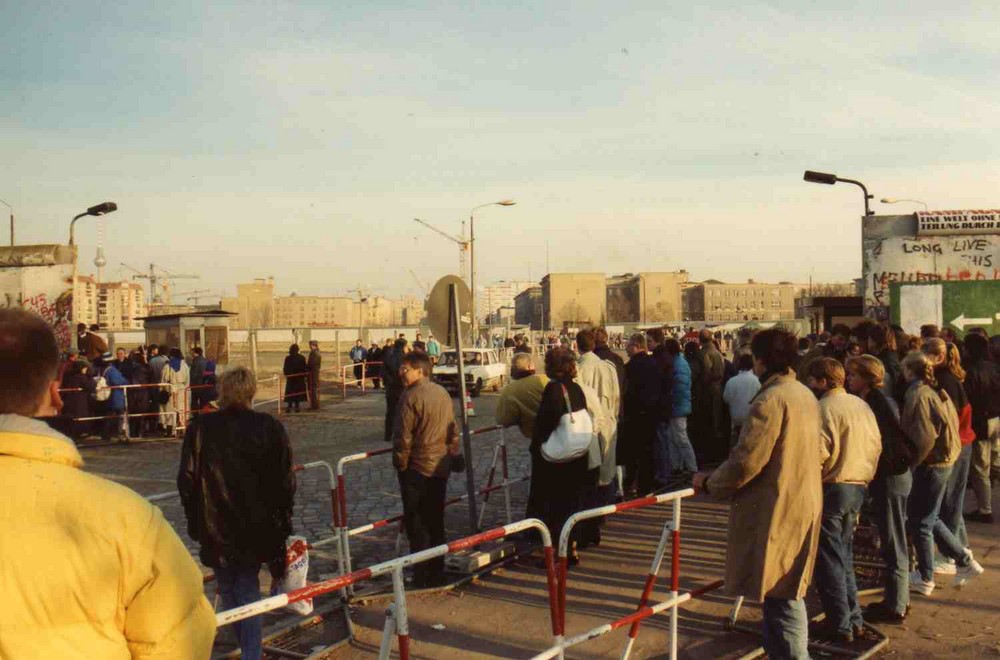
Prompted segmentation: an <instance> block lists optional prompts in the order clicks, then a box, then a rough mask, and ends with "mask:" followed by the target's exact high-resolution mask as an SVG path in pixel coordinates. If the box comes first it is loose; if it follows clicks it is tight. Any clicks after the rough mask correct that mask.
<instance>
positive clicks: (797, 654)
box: [763, 598, 809, 660]
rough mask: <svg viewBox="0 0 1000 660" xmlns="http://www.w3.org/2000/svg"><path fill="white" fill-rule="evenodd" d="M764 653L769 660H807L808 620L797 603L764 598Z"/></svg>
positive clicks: (803, 608) (803, 604) (803, 602)
mask: <svg viewBox="0 0 1000 660" xmlns="http://www.w3.org/2000/svg"><path fill="white" fill-rule="evenodd" d="M763 609H764V622H763V628H764V650H765V651H766V652H767V657H768V658H771V659H772V660H809V619H808V617H807V616H806V604H805V601H803V600H802V599H801V598H800V599H798V600H783V599H781V598H765V599H764V605H763Z"/></svg>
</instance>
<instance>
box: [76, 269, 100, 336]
mask: <svg viewBox="0 0 1000 660" xmlns="http://www.w3.org/2000/svg"><path fill="white" fill-rule="evenodd" d="M73 320H74V321H75V322H76V323H86V324H87V327H90V326H92V325H94V324H95V323H97V322H98V320H97V280H96V279H95V278H93V277H91V276H90V275H77V276H76V286H75V288H74V291H73Z"/></svg>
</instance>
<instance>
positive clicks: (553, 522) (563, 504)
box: [526, 348, 599, 563]
mask: <svg viewBox="0 0 1000 660" xmlns="http://www.w3.org/2000/svg"><path fill="white" fill-rule="evenodd" d="M545 374H546V375H547V376H548V377H549V379H550V380H549V384H548V385H546V386H545V390H544V391H543V392H542V402H541V405H540V407H539V409H538V416H537V417H536V418H535V432H534V435H533V436H532V439H531V446H530V448H529V451H530V453H531V489H530V492H529V494H528V510H527V514H526V516H527V517H529V518H531V517H537V518H540V519H541V520H542V522H544V523H545V526H546V527H548V528H549V532H551V533H552V539H553V542H555V540H556V539H558V538H559V535H560V534H561V533H562V528H563V525H564V524H565V522H566V519H567V518H569V517H570V516H571V515H573V514H574V513H576V512H577V511H582V510H584V509H585V508H586V502H587V495H588V493H589V492H590V491H591V490H593V488H594V486H595V485H596V483H597V475H598V472H599V468H595V469H593V470H590V469H588V467H587V462H588V457H587V455H586V454H585V455H583V456H581V457H580V458H577V459H574V460H572V461H569V462H567V463H550V462H548V461H547V460H545V458H544V457H543V456H542V453H541V447H542V444H544V443H545V441H546V440H548V439H549V436H550V435H551V434H552V432H553V431H554V430H555V429H556V427H558V426H559V420H560V419H561V418H562V416H563V415H564V414H566V412H567V410H566V399H565V397H564V395H563V387H565V388H566V392H567V393H568V395H569V401H570V410H572V411H573V412H574V413H575V412H580V413H581V414H584V415H586V414H589V413H587V400H586V397H585V395H584V393H583V390H582V389H581V388H580V386H579V385H578V384H577V383H576V382H574V381H573V379H574V378H575V377H576V359H575V357H574V356H573V353H572V352H571V351H570V350H568V349H565V348H554V349H552V350H551V351H549V352H548V354H547V355H546V356H545ZM574 536H576V534H575V533H574ZM575 546H576V543H575V541H574V542H572V543H571V551H570V563H577V562H578V561H579V556H578V555H577V553H576V547H575Z"/></svg>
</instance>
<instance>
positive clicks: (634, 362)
mask: <svg viewBox="0 0 1000 660" xmlns="http://www.w3.org/2000/svg"><path fill="white" fill-rule="evenodd" d="M626 350H627V351H628V354H629V361H628V364H626V365H625V371H626V373H627V376H626V381H625V382H626V387H625V393H624V395H623V396H622V402H623V407H624V414H623V416H622V424H621V430H622V432H621V434H620V435H619V437H620V438H621V441H620V442H619V443H618V447H619V450H618V451H619V460H620V462H621V464H622V465H623V466H624V467H625V483H624V484H623V485H622V489H623V490H624V492H625V495H626V496H628V495H629V494H630V492H631V491H635V493H634V494H637V495H645V494H647V493H650V492H652V491H653V489H654V488H655V487H656V481H655V479H654V477H655V474H654V469H653V468H654V463H653V443H654V442H655V441H656V425H657V423H658V421H659V418H660V415H659V405H660V395H661V392H662V387H663V375H662V370H661V369H660V366H659V365H658V364H657V363H656V360H654V359H653V356H652V355H650V354H649V353H648V352H647V351H646V335H644V334H642V333H636V334H634V335H632V336H631V337H629V340H628V346H627V348H626Z"/></svg>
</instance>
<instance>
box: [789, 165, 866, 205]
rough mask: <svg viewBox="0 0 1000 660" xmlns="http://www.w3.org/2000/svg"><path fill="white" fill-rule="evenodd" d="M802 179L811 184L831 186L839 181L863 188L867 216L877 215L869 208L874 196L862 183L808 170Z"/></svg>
mask: <svg viewBox="0 0 1000 660" xmlns="http://www.w3.org/2000/svg"><path fill="white" fill-rule="evenodd" d="M802 179H803V180H804V181H808V182H809V183H825V184H827V185H830V186H832V185H833V184H835V183H837V182H838V181H839V182H840V183H851V184H854V185H855V186H857V187H858V188H861V192H863V193H864V195H865V215H875V212H874V211H872V210H871V208H870V207H869V206H868V200H869V199H872V197H873V196H872V195H869V194H868V189H867V188H865V184H863V183H861V182H860V181H855V180H854V179H842V178H840V177H839V176H837V175H836V174H826V173H825V172H812V171H810V170H806V172H805V174H804V175H803V176H802Z"/></svg>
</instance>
